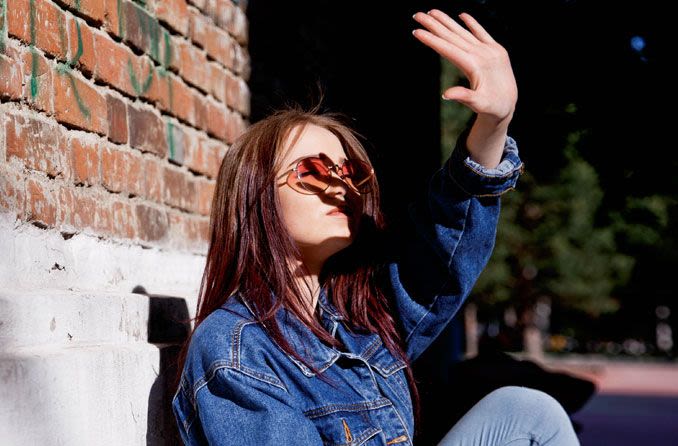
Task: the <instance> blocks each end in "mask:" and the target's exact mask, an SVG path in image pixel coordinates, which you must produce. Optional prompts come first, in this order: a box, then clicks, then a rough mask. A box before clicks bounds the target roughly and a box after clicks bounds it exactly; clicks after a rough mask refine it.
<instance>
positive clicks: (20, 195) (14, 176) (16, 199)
mask: <svg viewBox="0 0 678 446" xmlns="http://www.w3.org/2000/svg"><path fill="white" fill-rule="evenodd" d="M24 188H25V180H24V178H23V177H22V175H21V174H20V173H17V172H14V171H12V170H10V168H9V166H7V165H5V164H3V165H0V209H2V210H4V211H12V212H14V215H15V216H16V218H18V219H22V218H23V216H24V209H25V207H26V193H25V190H24Z"/></svg>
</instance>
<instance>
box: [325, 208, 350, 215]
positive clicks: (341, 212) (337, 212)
mask: <svg viewBox="0 0 678 446" xmlns="http://www.w3.org/2000/svg"><path fill="white" fill-rule="evenodd" d="M327 215H332V216H337V215H338V216H344V217H348V216H350V215H351V211H349V210H348V209H347V208H338V207H335V208H334V209H332V210H331V211H329V212H328V213H327Z"/></svg>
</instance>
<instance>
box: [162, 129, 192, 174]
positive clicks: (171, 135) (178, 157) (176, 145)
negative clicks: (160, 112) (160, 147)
mask: <svg viewBox="0 0 678 446" xmlns="http://www.w3.org/2000/svg"><path fill="white" fill-rule="evenodd" d="M166 125H167V137H168V146H169V160H170V161H173V162H175V163H176V164H179V165H181V164H183V162H184V153H185V151H186V149H185V147H186V144H187V138H188V137H187V135H186V132H185V131H184V129H183V127H182V126H181V124H177V123H175V122H173V121H167V123H166Z"/></svg>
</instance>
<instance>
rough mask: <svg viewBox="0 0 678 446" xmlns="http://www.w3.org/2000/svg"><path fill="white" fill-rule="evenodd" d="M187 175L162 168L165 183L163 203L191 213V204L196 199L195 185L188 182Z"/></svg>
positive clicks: (169, 168)
mask: <svg viewBox="0 0 678 446" xmlns="http://www.w3.org/2000/svg"><path fill="white" fill-rule="evenodd" d="M188 175H190V174H188V173H186V172H184V171H181V170H178V169H176V168H172V167H170V166H164V168H163V177H164V178H163V179H164V183H165V188H164V196H163V202H164V203H165V204H168V205H170V206H174V207H177V208H181V209H183V210H185V211H189V212H190V211H191V210H192V209H191V203H192V202H193V201H195V199H196V187H195V184H194V183H193V182H191V181H189V180H188Z"/></svg>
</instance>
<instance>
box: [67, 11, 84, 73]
mask: <svg viewBox="0 0 678 446" xmlns="http://www.w3.org/2000/svg"><path fill="white" fill-rule="evenodd" d="M75 29H76V31H77V34H78V51H77V52H76V53H75V57H73V59H71V60H70V61H69V62H68V65H70V66H74V65H75V64H76V63H78V60H80V57H82V51H83V45H82V34H81V33H80V22H78V21H77V20H76V21H75Z"/></svg>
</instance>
